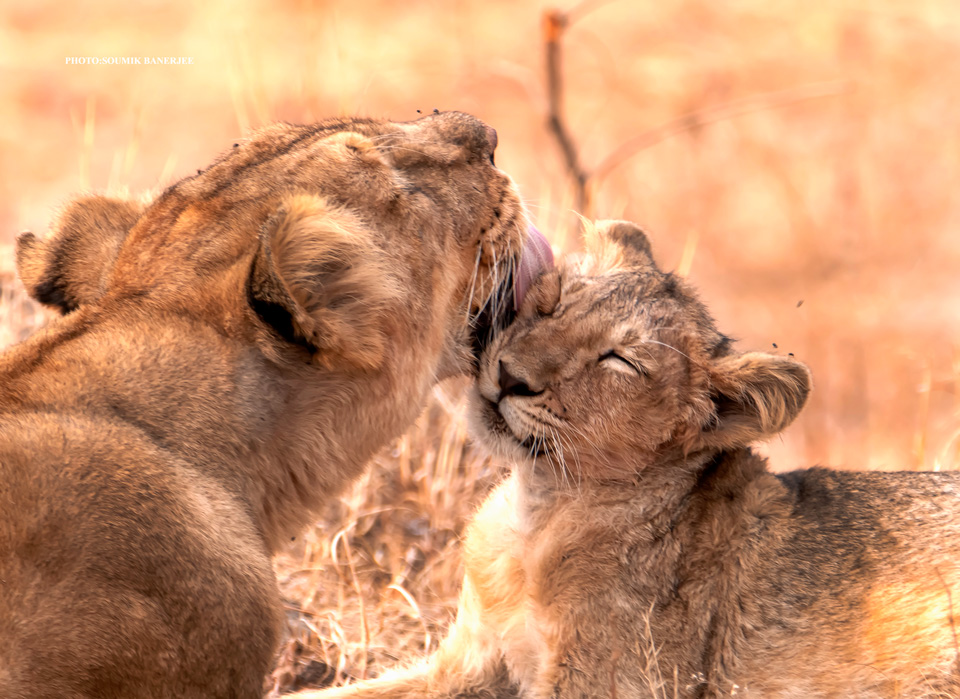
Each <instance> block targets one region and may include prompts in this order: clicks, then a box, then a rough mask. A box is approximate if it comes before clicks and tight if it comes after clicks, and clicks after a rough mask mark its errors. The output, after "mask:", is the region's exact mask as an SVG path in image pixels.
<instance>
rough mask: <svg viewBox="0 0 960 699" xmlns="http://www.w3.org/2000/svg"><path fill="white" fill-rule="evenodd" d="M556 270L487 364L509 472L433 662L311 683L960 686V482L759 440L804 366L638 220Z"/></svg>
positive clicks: (708, 690)
mask: <svg viewBox="0 0 960 699" xmlns="http://www.w3.org/2000/svg"><path fill="white" fill-rule="evenodd" d="M592 238H593V240H592V241H590V245H589V250H590V254H589V255H588V256H586V257H585V258H584V259H582V260H581V261H580V263H579V264H578V265H576V266H570V267H568V268H567V269H565V270H562V271H559V272H556V273H548V274H546V275H544V276H542V277H541V278H540V280H539V282H538V283H537V284H536V285H535V286H534V287H533V289H532V290H531V292H530V293H529V294H528V296H527V298H526V300H525V301H524V304H523V306H522V308H521V309H520V313H519V316H518V319H517V320H516V321H515V323H514V324H513V325H512V326H511V327H510V328H508V330H507V331H506V332H505V333H504V334H503V335H502V336H500V338H499V339H498V340H497V341H495V342H494V344H493V345H492V346H491V347H490V349H489V351H488V352H487V353H486V355H485V357H484V359H483V361H482V364H481V375H480V379H479V382H478V390H477V392H476V394H475V396H474V415H473V417H474V429H475V431H476V432H477V433H478V434H479V436H480V438H481V439H482V440H483V441H484V442H485V443H486V444H487V445H488V446H489V447H490V448H491V449H492V450H493V451H494V452H496V453H498V454H500V455H501V456H503V457H504V458H506V459H508V460H511V461H512V462H513V463H514V464H515V466H514V469H513V473H512V475H511V476H510V477H509V478H508V479H507V480H506V481H505V482H504V483H503V484H502V485H501V486H500V487H499V488H498V489H497V490H496V491H495V492H494V493H493V494H492V495H491V496H490V497H489V498H488V500H487V501H486V502H485V503H484V504H483V506H482V507H481V509H480V511H479V512H478V514H477V516H476V518H475V519H474V521H473V523H472V524H471V525H470V527H469V531H468V534H467V538H466V543H465V547H464V561H465V570H466V575H465V579H464V582H463V591H462V594H461V598H460V606H459V611H458V615H457V620H456V623H455V625H454V627H453V629H452V630H451V632H450V635H449V637H448V638H447V639H446V640H445V641H444V642H443V644H442V645H441V647H440V649H439V651H438V652H437V653H436V654H434V655H433V656H432V657H430V658H428V659H426V660H425V661H424V662H423V663H422V664H420V665H418V666H415V667H413V668H410V669H406V670H402V671H394V672H390V673H387V674H385V675H384V676H383V677H381V678H380V679H379V680H374V681H371V682H367V683H362V684H358V685H354V686H352V687H346V688H340V689H338V690H332V691H329V692H326V693H317V694H315V695H314V696H316V697H320V696H323V697H333V696H368V697H415V696H416V697H421V696H422V697H454V696H471V697H481V696H482V697H502V696H521V697H544V698H546V697H555V698H558V699H566V698H568V697H569V698H573V697H605V698H610V697H621V698H632V697H698V698H699V697H719V696H739V697H744V696H747V697H947V696H951V697H955V696H960V693H958V692H960V685H958V682H957V667H958V666H957V660H958V659H957V640H956V638H957V637H956V634H955V628H954V621H953V620H954V607H953V605H954V603H956V604H957V605H958V608H957V612H960V569H958V567H960V564H958V561H960V476H958V474H955V473H862V472H859V473H858V472H835V471H829V470H825V469H821V468H814V469H809V470H804V471H796V472H792V473H784V474H779V475H777V474H773V473H770V472H769V471H768V469H767V464H766V461H765V459H763V458H762V457H760V456H758V455H756V454H755V453H754V452H753V451H751V450H750V448H749V446H748V445H749V444H750V443H751V442H753V441H755V440H759V439H762V438H767V437H770V436H772V435H774V434H776V433H777V432H779V431H780V430H782V429H784V428H785V427H786V426H787V425H789V424H790V422H791V421H792V420H793V419H794V418H795V417H796V416H797V414H798V413H799V411H800V410H801V408H802V407H803V405H804V403H805V401H806V398H807V394H808V392H809V390H810V374H809V372H808V370H807V369H806V368H805V367H804V366H803V365H801V364H799V363H797V362H795V361H793V360H792V359H788V358H784V357H778V356H773V355H769V354H763V353H755V352H750V353H746V354H741V353H738V352H736V351H734V350H733V348H732V346H731V342H730V340H729V339H728V338H727V337H725V336H724V335H722V334H721V333H719V332H718V331H717V330H716V329H715V327H714V323H713V321H712V320H711V318H710V316H709V315H708V313H707V311H706V309H705V308H704V306H703V305H702V304H701V303H700V302H699V301H698V300H697V299H696V298H695V297H694V296H693V294H692V292H691V291H690V289H689V288H688V287H687V286H686V284H685V283H683V281H682V280H680V279H678V278H677V277H675V276H673V275H672V274H665V273H663V272H661V271H660V270H659V269H658V268H657V267H656V265H655V264H654V262H653V259H652V258H651V255H650V247H649V244H648V242H647V240H646V237H645V236H644V234H643V233H642V232H641V231H640V230H639V229H637V228H636V227H635V226H633V225H631V224H628V223H618V222H616V223H604V224H600V225H598V227H597V229H596V230H594V231H593V234H592Z"/></svg>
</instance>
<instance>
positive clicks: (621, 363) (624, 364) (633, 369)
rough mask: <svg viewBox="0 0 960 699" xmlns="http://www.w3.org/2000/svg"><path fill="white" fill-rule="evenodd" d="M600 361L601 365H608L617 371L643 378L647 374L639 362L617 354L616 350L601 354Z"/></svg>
mask: <svg viewBox="0 0 960 699" xmlns="http://www.w3.org/2000/svg"><path fill="white" fill-rule="evenodd" d="M599 361H600V363H601V364H606V365H607V366H608V367H610V368H611V369H614V370H616V371H621V372H624V373H629V374H636V375H637V376H643V375H644V373H645V372H644V370H643V367H642V366H640V365H639V364H638V363H637V362H634V361H631V360H629V359H627V358H626V357H623V356H621V355H619V354H617V353H616V351H614V350H609V351H607V352H604V353H603V354H601V355H600V360H599Z"/></svg>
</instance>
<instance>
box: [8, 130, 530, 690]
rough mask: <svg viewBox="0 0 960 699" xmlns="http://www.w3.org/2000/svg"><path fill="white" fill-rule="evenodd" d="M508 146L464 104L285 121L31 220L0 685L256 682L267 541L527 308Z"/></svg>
mask: <svg viewBox="0 0 960 699" xmlns="http://www.w3.org/2000/svg"><path fill="white" fill-rule="evenodd" d="M494 143H495V134H494V133H493V132H492V129H490V128H489V127H487V126H486V125H484V124H483V123H481V122H479V121H478V120H476V119H474V118H473V117H470V116H468V115H465V114H459V113H455V112H450V113H442V114H436V115H432V116H429V117H426V118H424V119H421V120H419V121H416V122H412V123H391V122H386V121H376V120H367V119H345V120H335V121H330V122H325V123H321V124H318V125H313V126H290V125H284V124H278V125H274V126H271V127H268V128H266V129H264V130H262V131H260V132H257V133H255V134H253V135H252V136H250V137H249V138H246V139H244V140H243V141H241V142H239V143H238V144H236V145H235V147H233V148H232V149H230V150H229V151H228V152H227V153H225V154H224V155H223V156H222V157H220V158H219V159H217V160H216V161H215V162H214V163H213V164H212V165H210V167H208V168H207V169H205V170H204V171H203V172H201V173H198V174H197V175H196V176H194V177H189V178H186V179H184V180H182V181H180V182H178V183H177V184H175V185H173V186H172V187H170V188H169V189H167V190H166V191H165V192H164V193H163V194H162V195H161V196H159V197H158V198H157V199H156V200H155V201H153V202H152V203H150V204H149V205H147V206H145V207H141V206H139V205H136V204H131V203H127V202H123V201H118V200H112V199H107V198H103V197H96V196H94V197H85V198H82V199H79V200H77V201H75V202H74V203H72V204H71V205H70V206H68V207H67V209H66V211H65V213H64V215H63V216H61V217H60V219H59V223H58V224H57V227H56V228H55V230H54V231H53V233H52V235H51V236H49V237H48V238H46V239H45V240H40V239H38V238H37V237H35V236H33V235H32V234H24V235H23V236H21V237H20V239H19V242H18V250H17V262H18V267H19V270H20V274H21V276H22V278H23V280H24V282H25V284H26V285H27V287H28V289H29V290H30V291H31V293H32V294H33V296H34V297H35V298H37V299H38V300H40V301H42V302H44V303H46V304H49V305H51V306H53V307H55V308H58V309H60V310H61V311H62V312H63V313H64V314H65V317H64V318H62V319H61V320H59V321H58V322H55V323H53V324H52V325H51V326H50V327H49V328H48V329H46V330H44V331H42V332H40V333H39V334H37V335H36V336H34V337H33V338H31V339H30V340H28V341H27V342H25V343H23V344H21V345H19V346H15V347H13V348H12V349H10V350H8V351H7V352H6V353H5V354H3V355H2V356H0V696H2V697H3V698H4V699H25V698H27V697H31V698H32V697H40V696H44V697H61V698H79V697H90V698H92V697H98V698H104V697H108V698H109V697H123V698H124V699H131V698H134V697H142V698H144V699H146V698H150V699H163V698H169V699H173V698H185V697H186V698H189V697H195V698H199V697H204V698H210V697H248V698H252V697H258V696H260V694H261V688H262V683H263V678H264V675H265V673H266V672H267V670H268V669H269V665H270V663H271V662H272V660H273V654H274V651H275V646H276V644H277V641H278V637H279V633H280V622H281V618H282V615H281V610H280V605H279V599H278V594H277V590H276V583H275V581H274V576H273V572H272V570H271V565H270V554H271V553H272V552H273V551H274V550H275V548H276V547H277V546H278V545H279V544H280V543H281V542H284V541H287V540H289V538H290V537H291V536H293V535H295V534H296V533H297V532H298V530H299V529H300V528H301V527H302V526H303V525H304V524H305V523H307V522H308V521H309V520H310V519H311V517H312V516H313V514H314V513H315V512H316V511H317V508H318V507H319V506H320V505H321V504H323V503H324V502H325V501H326V500H327V499H328V498H330V497H331V496H332V495H334V494H336V493H337V492H338V491H339V490H341V489H342V488H343V486H344V485H345V484H346V483H347V482H349V481H350V479H352V478H353V477H355V476H356V475H358V474H359V473H360V471H361V469H362V468H363V466H364V464H365V463H366V462H367V460H368V459H369V457H370V456H371V455H372V454H373V453H374V452H375V451H377V450H378V449H379V448H380V447H381V446H382V445H384V444H385V443H386V442H387V441H388V440H390V439H391V438H393V437H395V436H396V435H398V434H399V433H400V432H401V431H402V430H403V429H404V428H405V427H406V426H407V425H409V424H410V423H411V422H412V421H413V420H414V418H415V417H416V416H417V414H418V413H419V412H420V410H421V407H422V405H423V403H424V401H425V398H426V396H427V394H428V392H429V390H430V388H431V387H432V386H433V385H434V384H435V383H436V381H438V380H439V379H441V378H443V377H445V376H450V375H454V374H459V373H464V372H473V371H475V369H474V362H475V359H474V356H473V355H474V350H475V348H479V347H482V346H483V344H484V342H485V341H486V338H487V333H488V330H490V329H491V328H492V327H493V326H494V325H496V324H497V323H503V322H505V321H506V317H505V315H504V312H505V310H504V309H508V308H511V307H512V305H513V296H512V291H511V286H510V274H511V270H512V269H513V266H514V264H515V263H516V260H517V258H518V256H519V254H520V252H521V250H522V247H523V244H524V240H525V235H526V225H527V224H526V221H525V217H524V214H523V211H522V208H521V205H520V202H519V198H518V196H517V194H516V192H515V189H514V187H513V184H512V183H511V181H510V180H509V178H508V177H507V176H506V175H504V174H503V173H501V172H500V171H499V170H497V169H496V168H495V167H494V166H493V164H492V151H493V147H494ZM494 308H495V309H496V312H494V311H493V309H494ZM484 309H486V310H484ZM486 326H490V327H486Z"/></svg>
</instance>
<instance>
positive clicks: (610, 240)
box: [585, 221, 656, 271]
mask: <svg viewBox="0 0 960 699" xmlns="http://www.w3.org/2000/svg"><path fill="white" fill-rule="evenodd" d="M585 229H586V230H585V238H586V241H585V242H586V247H587V250H588V251H590V253H591V258H593V259H594V260H596V261H597V263H598V265H599V268H600V269H601V270H606V269H612V268H614V267H629V268H635V267H653V268H656V263H655V262H654V261H653V250H652V249H651V248H650V241H649V240H648V239H647V234H646V233H644V232H643V230H641V229H640V227H639V226H638V225H637V224H635V223H631V222H630V221H597V222H595V223H592V224H591V223H589V222H586V226H585ZM598 271H599V270H598Z"/></svg>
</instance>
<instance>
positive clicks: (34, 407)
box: [0, 308, 433, 550]
mask: <svg viewBox="0 0 960 699" xmlns="http://www.w3.org/2000/svg"><path fill="white" fill-rule="evenodd" d="M180 324H183V325H185V326H186V325H188V326H189V327H179V325H180ZM107 338H109V347H106V346H105V343H106V342H107V341H108V340H107ZM201 367H202V369H200V370H198V368H201ZM407 368H408V367H405V366H404V365H403V363H402V359H397V360H396V361H394V362H392V363H390V364H388V365H386V366H385V368H384V370H382V371H376V372H373V371H371V372H361V373H355V374H351V375H350V377H349V381H347V380H346V377H345V376H344V375H342V374H340V373H338V372H337V371H335V370H328V371H327V372H326V376H323V377H321V378H320V380H318V378H317V373H318V369H317V367H316V366H309V365H306V364H305V366H304V372H305V373H306V372H309V373H310V375H311V381H310V383H311V386H312V388H311V389H310V390H306V389H304V388H303V386H302V385H297V384H298V382H297V381H296V379H295V378H291V373H290V367H289V366H285V367H284V373H283V374H281V371H280V369H279V368H278V367H276V366H275V365H273V364H271V362H269V361H268V360H267V359H266V358H264V357H263V356H262V355H261V354H260V353H259V352H257V351H256V350H255V349H254V348H252V347H250V345H249V343H243V342H238V341H235V340H234V339H232V338H230V337H229V336H227V335H225V334H224V333H222V332H220V331H218V330H217V329H215V328H213V327H210V326H205V325H203V324H200V323H197V322H196V321H195V320H193V319H189V318H183V319H169V318H168V319H166V320H165V322H164V323H163V324H147V323H144V322H143V321H140V320H139V319H138V316H137V315H136V314H129V315H119V316H118V315H116V314H114V315H111V318H110V320H102V319H101V318H100V317H98V313H97V312H96V310H95V309H86V308H82V309H80V310H78V311H76V312H75V313H73V314H71V315H70V316H68V317H66V318H64V319H63V320H61V321H60V322H58V323H56V324H55V325H54V326H52V327H51V328H49V329H47V330H45V331H42V332H41V333H39V334H37V335H35V336H34V337H32V338H30V339H29V340H28V341H26V342H24V343H22V344H20V345H18V346H16V347H14V348H12V349H11V350H10V351H8V352H7V353H5V354H4V355H3V358H2V359H0V419H3V417H2V416H3V415H4V414H8V415H12V414H14V413H17V414H18V415H23V414H28V415H29V414H33V415H40V416H44V415H48V414H49V415H53V414H55V413H56V412H58V411H59V413H61V414H62V413H64V412H66V411H68V410H69V409H70V407H71V406H72V407H73V408H75V409H76V411H77V413H78V414H82V415H84V416H85V417H86V418H88V419H92V420H94V421H103V422H104V423H109V424H111V425H113V426H117V425H120V426H122V427H123V428H124V429H128V430H131V431H135V432H137V433H139V434H140V436H143V437H146V438H147V439H149V440H150V441H151V442H153V443H154V444H155V445H156V446H157V447H159V448H161V449H164V450H166V451H168V452H170V453H172V454H174V455H176V456H178V457H180V459H181V460H182V463H183V464H186V465H188V466H189V467H191V468H195V469H197V470H198V471H200V472H202V474H203V475H204V476H206V477H210V478H214V479H216V480H217V481H218V482H220V483H221V484H222V485H223V486H224V487H226V488H227V490H228V491H229V492H231V493H233V494H234V496H235V497H236V498H238V500H240V501H241V502H242V504H243V505H244V509H246V510H247V511H249V512H250V514H251V516H252V518H253V519H254V524H255V527H256V528H257V529H258V530H259V531H260V532H261V534H262V536H263V537H264V540H265V542H266V544H267V546H268V548H269V549H270V550H274V549H275V548H276V547H277V546H278V545H279V544H280V543H281V542H282V541H284V540H286V539H289V537H290V536H293V535H294V534H295V533H297V531H298V530H299V529H300V528H302V526H303V525H304V524H306V523H307V522H308V521H309V520H310V518H311V516H312V515H313V514H314V513H315V512H316V511H317V509H318V508H319V507H320V506H321V504H322V503H323V502H325V501H327V499H328V498H329V497H330V496H331V495H334V494H335V493H336V491H337V490H338V489H339V488H340V487H342V485H341V484H343V483H345V482H349V480H350V479H352V478H354V477H355V476H357V475H359V473H360V472H361V470H362V469H363V467H364V465H365V464H366V462H367V461H368V460H369V458H370V457H371V456H372V455H373V454H374V453H375V452H376V451H377V450H378V449H379V448H380V447H382V446H383V435H390V434H396V433H398V432H400V431H401V430H402V428H403V426H404V425H405V424H407V423H409V422H411V421H412V420H413V419H415V417H416V410H417V408H418V407H419V406H420V405H422V402H423V399H424V397H425V394H426V393H427V391H428V390H429V386H430V385H431V384H432V379H433V377H432V375H431V376H421V375H419V374H418V373H417V372H416V371H414V370H411V371H410V375H409V376H404V373H403V371H404V369H407ZM419 373H420V374H423V373H424V372H423V370H422V369H421V370H420V372H419ZM94 387H95V388H96V390H93V388H94ZM401 391H404V392H406V395H409V396H410V399H409V401H407V402H405V403H402V404H401V403H398V402H396V401H385V402H384V406H385V407H383V408H382V409H380V410H379V411H378V410H376V409H373V408H371V406H372V405H376V403H372V402H371V401H369V400H367V401H360V400H359V398H360V396H363V395H387V394H391V393H393V392H401ZM361 405H363V406H365V407H364V409H363V410H362V411H361V410H360V406H361ZM397 405H401V406H402V407H397ZM54 407H56V408H57V410H56V411H55V410H54ZM44 419H55V418H52V417H51V418H44ZM56 419H62V418H56Z"/></svg>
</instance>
